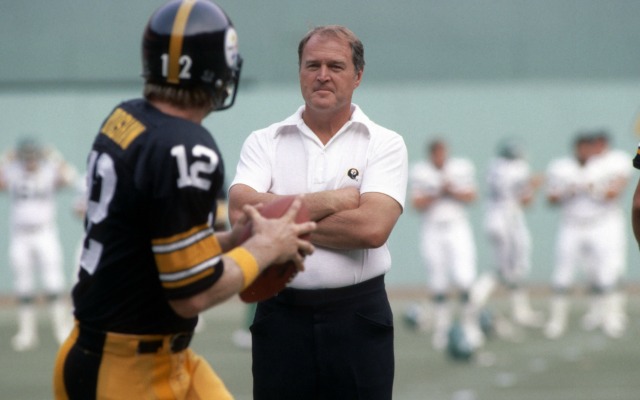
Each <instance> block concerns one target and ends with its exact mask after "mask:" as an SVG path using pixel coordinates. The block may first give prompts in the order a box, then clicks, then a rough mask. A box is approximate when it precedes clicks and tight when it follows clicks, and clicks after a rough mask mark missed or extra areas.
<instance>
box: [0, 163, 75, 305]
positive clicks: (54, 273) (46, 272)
mask: <svg viewBox="0 0 640 400" xmlns="http://www.w3.org/2000/svg"><path fill="white" fill-rule="evenodd" d="M0 173H2V175H3V179H4V181H5V182H6V185H7V190H8V191H9V195H10V202H11V215H10V224H11V225H10V226H11V233H10V238H11V239H10V246H9V254H10V259H11V266H12V268H13V273H14V284H15V285H14V288H15V291H16V294H17V295H18V296H19V297H32V296H34V294H35V291H36V281H35V278H36V277H41V279H42V286H43V288H44V290H45V291H46V292H47V293H49V294H59V293H60V292H62V291H63V290H64V287H65V286H64V285H65V283H64V275H63V268H62V250H61V245H60V240H59V237H58V232H57V227H56V201H55V195H56V191H57V188H58V183H59V182H60V180H61V179H62V178H61V176H60V166H59V164H57V163H55V162H53V161H50V160H46V159H45V160H43V161H42V162H40V164H39V167H38V169H37V170H36V171H34V172H28V171H27V170H26V169H25V168H24V166H23V164H22V163H21V162H19V161H18V160H17V159H15V160H12V161H11V162H9V163H8V164H7V165H5V166H3V167H2V168H1V169H0ZM36 268H39V271H37V270H36Z"/></svg>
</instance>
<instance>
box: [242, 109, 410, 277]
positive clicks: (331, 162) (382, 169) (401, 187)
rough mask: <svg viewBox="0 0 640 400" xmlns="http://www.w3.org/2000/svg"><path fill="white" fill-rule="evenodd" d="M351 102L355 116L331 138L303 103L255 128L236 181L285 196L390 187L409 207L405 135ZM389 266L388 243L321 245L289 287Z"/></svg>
mask: <svg viewBox="0 0 640 400" xmlns="http://www.w3.org/2000/svg"><path fill="white" fill-rule="evenodd" d="M351 108H352V114H351V119H350V120H349V121H348V122H347V123H346V124H345V125H344V126H343V127H342V128H341V129H340V130H339V131H338V133H336V135H335V136H334V137H333V138H331V140H330V141H329V142H328V143H327V144H326V145H324V144H322V142H321V141H320V140H319V139H318V138H317V137H316V135H315V134H314V133H313V132H312V131H311V129H309V127H307V125H306V124H305V123H304V121H303V120H302V112H303V111H304V106H302V107H300V108H299V109H298V111H297V112H296V113H295V114H293V115H292V116H290V117H289V118H287V119H285V120H284V121H282V122H279V123H276V124H273V125H271V126H269V127H267V128H265V129H261V130H258V131H255V132H252V133H251V135H250V136H249V137H248V138H247V140H246V141H245V142H244V145H243V147H242V151H241V153H240V161H239V163H238V166H237V169H236V176H235V178H234V179H233V182H232V183H231V186H233V185H235V184H239V183H240V184H244V185H247V186H250V187H251V188H253V189H255V190H256V191H258V192H262V193H267V192H268V193H274V194H279V195H288V194H299V193H311V192H319V191H323V190H334V189H340V188H345V187H356V188H358V189H359V190H360V194H363V193H367V192H379V193H384V194H386V195H388V196H390V197H392V198H393V199H395V200H396V201H397V202H398V203H399V204H400V205H401V206H402V207H404V202H405V196H406V189H407V175H408V157H407V148H406V146H405V143H404V140H403V139H402V137H401V136H400V135H398V134H397V133H396V132H393V131H390V130H388V129H386V128H383V127H381V126H380V125H377V124H375V123H374V122H372V121H371V120H370V119H369V118H368V117H367V116H366V115H365V114H364V113H363V112H362V111H361V110H360V108H359V107H358V106H357V105H355V104H352V106H351ZM371 218H376V216H375V215H372V216H371ZM390 268H391V256H390V254H389V249H388V248H387V245H386V244H385V245H383V246H381V247H379V248H376V249H354V250H335V249H327V248H323V247H319V246H316V251H315V252H314V254H313V255H311V256H309V257H307V259H306V260H305V271H304V272H303V273H300V274H298V275H297V276H296V278H295V279H294V280H293V281H292V282H291V284H290V285H289V286H290V287H295V288H299V289H319V288H336V287H343V286H349V285H353V284H356V283H360V282H362V281H365V280H368V279H371V278H373V277H376V276H379V275H382V274H384V273H386V272H387V271H389V269H390Z"/></svg>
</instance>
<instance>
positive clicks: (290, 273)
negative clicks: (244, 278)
mask: <svg viewBox="0 0 640 400" xmlns="http://www.w3.org/2000/svg"><path fill="white" fill-rule="evenodd" d="M294 199H295V196H284V197H279V198H278V199H276V200H274V201H272V202H270V203H267V204H265V205H264V206H263V207H262V208H260V210H259V211H260V214H261V215H262V216H263V217H265V218H280V217H282V216H283V215H284V213H285V212H286V211H287V210H288V209H289V207H290V206H291V203H293V200H294ZM295 221H296V222H297V223H302V222H307V221H309V210H307V208H306V207H305V206H304V203H303V205H302V206H301V207H300V209H299V210H298V215H296V219H295ZM252 229H253V228H252V224H251V222H249V223H248V224H247V226H246V228H245V231H244V232H243V234H242V235H241V238H240V240H239V242H240V243H243V242H244V241H245V240H247V239H249V237H250V236H251V233H252ZM301 238H303V239H309V235H308V234H307V235H303V236H301ZM297 272H298V271H297V269H296V266H295V263H294V262H293V261H287V262H285V263H282V264H273V265H270V266H269V267H267V268H266V269H265V270H264V271H262V272H261V273H260V275H258V277H257V278H256V280H255V281H253V282H252V283H251V285H249V286H248V287H247V288H246V289H244V290H243V291H242V292H240V299H241V300H242V301H244V302H245V303H254V302H257V301H262V300H266V299H268V298H270V297H273V296H275V295H276V294H278V292H280V291H281V290H282V289H284V288H285V286H287V284H288V283H289V282H290V281H291V280H292V279H293V278H294V277H295V275H296V273H297Z"/></svg>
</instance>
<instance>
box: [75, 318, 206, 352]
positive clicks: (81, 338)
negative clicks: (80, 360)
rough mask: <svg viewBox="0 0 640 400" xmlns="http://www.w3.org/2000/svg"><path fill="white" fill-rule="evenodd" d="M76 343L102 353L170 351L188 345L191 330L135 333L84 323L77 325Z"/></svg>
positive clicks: (175, 350)
mask: <svg viewBox="0 0 640 400" xmlns="http://www.w3.org/2000/svg"><path fill="white" fill-rule="evenodd" d="M78 330H79V334H78V339H77V343H78V345H80V346H81V347H83V348H85V349H87V350H89V351H91V352H94V353H96V354H102V352H103V351H110V349H111V350H112V351H113V352H118V353H129V352H130V353H131V355H133V354H134V353H135V354H154V353H158V352H159V351H161V350H162V349H163V348H165V343H166V349H167V350H168V351H170V352H171V353H177V352H180V351H183V350H185V349H187V348H188V347H189V344H190V343H191V339H192V338H193V332H179V333H174V334H168V335H135V334H119V333H110V332H103V331H98V330H95V329H92V328H88V327H86V326H84V325H80V326H79V327H78Z"/></svg>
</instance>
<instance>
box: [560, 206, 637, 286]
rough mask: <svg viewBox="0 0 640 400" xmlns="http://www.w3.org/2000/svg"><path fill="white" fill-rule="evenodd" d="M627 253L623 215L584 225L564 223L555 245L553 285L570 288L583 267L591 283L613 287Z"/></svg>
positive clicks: (622, 269) (622, 267)
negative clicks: (578, 267) (576, 274)
mask: <svg viewBox="0 0 640 400" xmlns="http://www.w3.org/2000/svg"><path fill="white" fill-rule="evenodd" d="M625 252H626V242H625V233H624V221H623V219H622V218H620V216H617V215H613V214H611V215H608V216H607V217H603V218H598V219H595V220H594V221H592V222H584V223H575V222H573V221H566V222H564V221H563V222H561V225H560V228H559V231H558V239H557V242H556V264H555V268H554V272H553V278H552V280H553V285H554V286H555V287H558V288H567V287H569V286H571V285H572V284H573V282H574V277H575V273H576V267H577V266H578V265H580V266H583V267H584V272H585V274H586V276H587V279H588V281H589V283H591V284H593V285H596V286H598V287H600V288H603V289H609V288H612V287H614V286H615V285H616V284H617V282H618V280H619V279H620V277H621V274H622V273H623V271H624V269H625V263H626V258H625Z"/></svg>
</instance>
